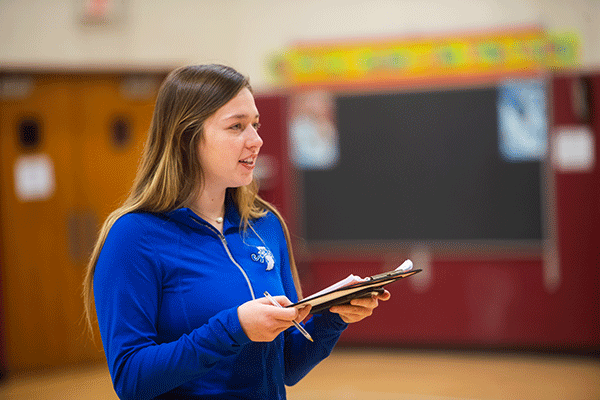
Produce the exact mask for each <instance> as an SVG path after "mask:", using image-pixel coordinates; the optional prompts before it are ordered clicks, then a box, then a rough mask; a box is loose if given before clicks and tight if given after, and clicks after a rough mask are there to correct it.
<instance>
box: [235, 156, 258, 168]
mask: <svg viewBox="0 0 600 400" xmlns="http://www.w3.org/2000/svg"><path fill="white" fill-rule="evenodd" d="M239 162H240V163H241V164H242V165H243V166H245V167H247V168H254V165H255V164H256V156H251V157H248V158H245V159H243V160H240V161H239Z"/></svg>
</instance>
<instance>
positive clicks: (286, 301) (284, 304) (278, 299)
mask: <svg viewBox="0 0 600 400" xmlns="http://www.w3.org/2000/svg"><path fill="white" fill-rule="evenodd" d="M272 297H273V300H275V301H276V302H277V303H279V304H280V305H281V306H282V307H287V306H289V305H290V304H292V302H291V301H290V299H288V298H287V297H285V296H272ZM256 301H258V302H260V303H262V304H270V305H273V303H271V299H269V298H267V297H259V298H258V299H256Z"/></svg>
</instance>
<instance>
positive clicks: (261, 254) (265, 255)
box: [252, 246, 275, 271]
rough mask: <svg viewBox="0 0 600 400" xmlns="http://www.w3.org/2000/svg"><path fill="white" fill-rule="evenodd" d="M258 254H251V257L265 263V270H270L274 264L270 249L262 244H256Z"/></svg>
mask: <svg viewBox="0 0 600 400" xmlns="http://www.w3.org/2000/svg"><path fill="white" fill-rule="evenodd" d="M256 248H257V249H258V254H252V259H253V260H254V261H258V262H260V263H263V264H264V263H265V262H266V263H267V271H270V270H272V269H273V267H274V266H275V257H274V256H273V253H271V250H269V249H267V248H266V247H264V246H257V247H256Z"/></svg>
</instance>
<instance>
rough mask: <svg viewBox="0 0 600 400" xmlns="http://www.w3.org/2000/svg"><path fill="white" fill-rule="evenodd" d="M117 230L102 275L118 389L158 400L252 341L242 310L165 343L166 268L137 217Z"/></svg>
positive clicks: (105, 329)
mask: <svg viewBox="0 0 600 400" xmlns="http://www.w3.org/2000/svg"><path fill="white" fill-rule="evenodd" d="M134 219H135V216H132V215H125V216H124V217H122V218H121V219H119V220H118V221H117V222H116V223H115V224H114V225H113V227H112V228H111V231H110V232H109V235H108V237H107V239H106V241H105V243H104V246H103V248H102V251H101V254H100V257H99V259H98V262H97V264H96V270H95V274H94V297H95V304H96V313H97V316H98V324H99V328H100V334H101V337H102V343H103V346H104V351H105V353H106V359H107V362H108V368H109V371H110V374H111V377H112V381H113V386H114V388H115V391H116V393H117V395H118V396H119V398H121V399H138V400H139V399H151V398H154V397H156V396H158V395H160V394H162V393H165V392H167V391H169V390H171V389H174V388H175V387H177V386H180V385H182V384H183V383H185V382H187V381H190V380H192V379H196V378H198V377H200V376H202V375H203V374H205V373H207V372H208V371H209V370H210V369H211V367H212V366H214V365H215V364H216V363H217V362H218V361H219V360H221V359H222V358H223V357H227V356H230V355H233V354H237V353H238V352H239V351H240V350H241V348H242V347H243V345H244V344H245V343H248V342H249V339H248V337H247V336H246V335H245V334H244V332H243V330H242V328H241V325H240V322H239V319H238V316H237V309H235V308H234V309H228V310H223V311H221V312H220V313H218V314H217V315H215V316H214V317H212V318H211V319H210V320H209V321H208V323H207V324H205V325H203V326H201V327H199V328H197V329H195V330H193V331H192V332H190V334H188V335H183V336H182V337H180V338H179V339H178V340H176V341H174V342H169V343H158V341H157V337H158V335H157V328H156V326H157V315H158V307H159V304H160V296H161V285H162V276H163V273H162V267H161V264H160V261H159V260H160V258H159V257H158V256H157V254H155V250H154V247H153V246H152V244H151V243H150V242H149V241H148V240H147V237H146V235H145V234H144V232H143V228H141V224H138V223H137V222H136V221H135V220H134Z"/></svg>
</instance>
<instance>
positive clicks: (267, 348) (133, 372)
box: [94, 201, 347, 400]
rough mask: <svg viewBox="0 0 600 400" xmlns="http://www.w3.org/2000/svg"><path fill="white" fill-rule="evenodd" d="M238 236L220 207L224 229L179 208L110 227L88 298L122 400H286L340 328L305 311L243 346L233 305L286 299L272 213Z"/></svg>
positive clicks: (236, 224)
mask: <svg viewBox="0 0 600 400" xmlns="http://www.w3.org/2000/svg"><path fill="white" fill-rule="evenodd" d="M252 227H253V229H254V230H252V229H250V228H249V229H247V230H246V232H243V231H240V216H239V214H238V212H237V209H236V207H235V206H234V205H233V204H232V202H231V201H229V202H228V203H227V207H226V215H225V221H224V230H223V232H224V233H223V234H220V233H219V231H218V230H216V229H215V228H213V227H212V226H210V225H209V224H208V223H207V222H206V221H204V220H203V219H201V218H200V217H198V216H197V215H196V214H195V213H193V212H192V211H191V210H190V209H188V208H181V209H177V210H174V211H172V212H169V213H165V214H152V213H144V212H139V213H131V214H126V215H124V216H123V217H121V218H120V219H119V220H118V221H117V222H116V223H115V224H114V225H113V227H112V228H111V230H110V232H109V234H108V237H107V238H106V242H105V243H104V246H103V248H102V251H101V253H100V257H99V259H98V262H97V264H96V272H95V275H94V297H95V303H96V310H97V311H96V312H97V316H98V322H99V327H100V333H101V337H102V342H103V346H104V351H105V353H106V359H107V362H108V368H109V370H110V374H111V377H112V381H113V385H114V388H115V391H116V393H117V394H118V396H119V397H120V398H121V399H136V400H144V399H153V398H157V399H204V398H211V399H261V400H265V399H285V398H286V395H285V385H288V386H289V385H293V384H295V383H297V382H298V381H299V380H300V379H301V378H302V377H304V376H305V375H306V374H307V373H308V372H309V371H310V370H311V369H312V368H313V367H314V366H315V365H317V364H318V363H319V362H320V361H321V360H323V359H324V358H325V357H327V356H328V355H329V354H330V352H331V350H332V349H333V347H334V345H335V343H336V342H337V340H338V338H339V335H340V334H341V332H342V331H343V330H344V329H345V328H346V327H347V324H346V323H344V322H343V321H342V320H341V318H340V317H339V315H337V314H333V313H329V312H327V313H324V314H319V315H315V316H313V317H312V318H311V319H310V320H309V321H308V322H307V323H306V324H305V327H306V329H307V330H308V332H309V333H310V334H311V335H312V337H313V339H314V343H311V342H310V341H308V340H307V339H306V338H304V337H303V336H302V335H301V334H300V332H298V331H297V329H295V328H294V327H291V328H290V329H288V330H286V331H285V332H283V333H281V334H280V335H279V336H278V337H277V338H276V339H275V340H274V341H272V342H269V343H258V342H252V341H250V340H249V339H248V337H247V336H246V334H245V333H244V331H243V330H242V328H241V325H240V321H239V319H238V315H237V307H238V306H239V305H241V304H242V303H244V302H247V301H249V300H252V299H253V298H258V297H260V296H262V293H264V292H265V291H268V292H269V293H271V294H272V295H274V296H276V295H285V296H287V297H288V298H289V299H290V300H291V301H292V302H295V301H297V295H296V291H295V288H294V284H293V280H292V275H291V271H290V265H289V257H288V252H287V246H286V241H285V236H284V234H283V231H282V227H281V224H280V222H279V220H278V219H277V217H275V216H274V215H273V214H272V213H268V214H267V215H266V216H264V217H262V218H259V219H257V220H254V221H252Z"/></svg>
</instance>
